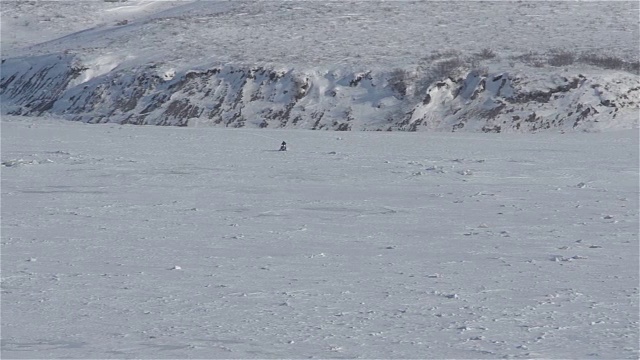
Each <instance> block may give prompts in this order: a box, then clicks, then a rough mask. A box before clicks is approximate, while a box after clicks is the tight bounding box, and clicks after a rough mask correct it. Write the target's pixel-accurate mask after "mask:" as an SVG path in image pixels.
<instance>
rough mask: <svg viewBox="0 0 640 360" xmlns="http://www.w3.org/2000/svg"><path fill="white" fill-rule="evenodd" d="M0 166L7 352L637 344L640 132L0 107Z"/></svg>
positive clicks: (179, 354) (403, 350)
mask: <svg viewBox="0 0 640 360" xmlns="http://www.w3.org/2000/svg"><path fill="white" fill-rule="evenodd" d="M283 140H286V141H287V143H288V144H289V146H290V151H288V152H278V151H275V150H276V149H277V148H278V146H279V144H280V142H281V141H283ZM1 176H2V189H1V191H2V244H1V245H2V247H1V250H2V257H1V265H2V354H1V355H2V358H63V357H66V358H308V357H315V358H508V357H511V358H581V359H587V358H602V359H605V358H606V359H613V358H638V355H639V352H638V341H639V338H638V325H639V324H638V312H639V306H638V296H639V290H638V277H639V269H638V264H639V259H638V246H639V244H638V225H639V224H638V133H637V131H624V132H615V131H614V132H607V133H579V134H564V135H563V134H544V135H540V134H537V135H531V134H529V135H522V134H520V135H518V134H513V135H509V136H507V135H504V134H462V133H454V134H451V133H402V132H346V133H335V132H317V131H316V132H313V131H304V130H279V131H274V130H268V129H265V130H248V129H243V130H234V129H214V128H206V129H205V128H167V127H135V126H122V125H116V124H102V125H87V124H82V123H75V122H64V121H57V120H46V119H42V118H37V119H36V118H22V117H7V116H5V117H3V119H2V168H1Z"/></svg>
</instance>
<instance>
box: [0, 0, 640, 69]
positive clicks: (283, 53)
mask: <svg viewBox="0 0 640 360" xmlns="http://www.w3.org/2000/svg"><path fill="white" fill-rule="evenodd" d="M638 8H639V6H638V3H637V2H636V1H517V2H516V1H284V0H283V1H216V0H209V1H148V0H128V1H125V2H105V1H100V0H93V1H5V2H3V4H2V13H1V15H2V51H3V56H25V55H27V54H29V55H33V54H45V53H57V52H62V51H70V52H73V53H79V54H85V55H86V56H87V57H91V56H97V57H101V56H104V55H106V54H110V55H120V56H128V55H131V54H134V55H135V56H136V57H139V58H141V59H142V60H144V61H148V60H149V58H150V57H153V56H157V57H158V59H162V61H164V62H169V63H171V64H173V66H176V67H177V68H180V69H183V68H185V67H189V66H195V65H201V64H202V63H210V62H218V63H223V64H224V63H227V62H231V63H234V64H237V63H247V64H250V65H252V66H253V65H263V64H280V65H284V66H287V67H290V66H294V67H297V68H302V69H307V68H316V67H324V66H328V67H336V66H339V67H344V66H357V67H360V68H361V69H362V68H366V69H369V68H371V67H377V66H382V67H390V66H399V67H404V66H407V65H415V64H416V63H417V61H418V60H419V59H421V58H422V57H424V56H428V55H431V54H432V52H433V51H445V50H462V51H464V52H465V53H474V52H479V51H481V50H482V49H485V48H490V49H493V50H494V51H495V52H497V53H498V54H500V55H504V56H508V55H512V54H517V55H520V54H522V53H527V52H529V51H534V52H542V53H544V52H546V51H547V50H549V49H560V50H568V51H576V52H581V51H594V50H595V51H597V52H602V53H605V54H608V55H616V56H621V57H625V58H632V59H637V56H638V48H639V44H638V39H639V38H640V35H639V34H640V29H639V27H638Z"/></svg>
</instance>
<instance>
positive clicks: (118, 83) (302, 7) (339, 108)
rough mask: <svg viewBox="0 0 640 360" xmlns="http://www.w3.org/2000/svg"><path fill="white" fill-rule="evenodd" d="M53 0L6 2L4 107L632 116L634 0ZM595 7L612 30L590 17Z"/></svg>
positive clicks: (479, 119) (492, 124)
mask: <svg viewBox="0 0 640 360" xmlns="http://www.w3.org/2000/svg"><path fill="white" fill-rule="evenodd" d="M56 4H57V5H56V6H55V7H54V6H53V5H52V4H51V3H40V2H37V3H25V2H16V3H10V4H9V5H3V10H2V19H3V37H2V41H3V43H2V45H3V64H2V79H1V83H0V94H1V95H2V113H3V114H21V115H43V114H55V115H58V116H63V117H65V118H68V119H71V120H81V121H86V122H107V121H109V122H118V123H133V124H161V125H189V126H204V125H208V126H233V127H245V126H247V127H276V128H279V127H291V128H307V129H335V130H410V131H417V130H438V131H458V130H472V131H492V132H505V131H521V132H524V131H539V130H544V129H561V130H573V129H579V130H600V129H605V128H632V127H637V126H638V110H639V105H638V98H639V93H638V92H639V90H640V78H639V77H638V72H637V70H638V69H637V68H638V59H637V47H638V45H637V40H638V27H637V22H636V20H635V17H634V16H633V10H634V7H636V8H637V4H635V3H633V2H616V3H607V4H604V3H545V2H523V3H510V2H495V3H493V2H492V3H475V2H454V3H441V2H433V3H432V2H417V3H409V2H394V3H371V2H347V3H333V2H331V3H322V2H284V1H283V2H253V3H247V2H221V1H203V2H153V1H127V2H119V3H112V2H98V1H96V2H88V3H83V4H82V7H81V9H80V10H78V9H76V8H75V7H74V6H72V4H70V3H66V2H60V3H56ZM73 4H75V3H73ZM503 13H510V14H514V16H512V17H509V18H508V19H505V18H504V17H503V16H501V15H498V14H503ZM26 14H28V16H27V17H26V19H27V20H25V15H26ZM45 14H46V15H45ZM91 15H93V16H91ZM543 15H544V16H543ZM18 19H20V20H18ZM67 19H73V20H74V22H72V23H73V24H75V25H71V24H69V22H68V21H66V22H65V21H62V20H67ZM594 20H597V21H598V22H599V23H601V24H608V26H607V27H606V29H607V30H606V31H595V32H594V31H592V30H593V29H592V27H593V24H592V23H593V21H594ZM19 21H23V22H28V24H24V23H23V24H22V25H20V23H19ZM32 22H33V24H32ZM21 27H24V28H25V29H21ZM8 29H10V30H12V31H11V32H10V33H11V34H18V35H14V36H7V35H4V34H7V33H8V32H7V30H8ZM20 34H22V35H20ZM25 34H26V35H25ZM41 34H47V35H41ZM29 39H31V41H28V40H29ZM34 39H35V40H34ZM532 49H535V50H532ZM605 54H606V55H605Z"/></svg>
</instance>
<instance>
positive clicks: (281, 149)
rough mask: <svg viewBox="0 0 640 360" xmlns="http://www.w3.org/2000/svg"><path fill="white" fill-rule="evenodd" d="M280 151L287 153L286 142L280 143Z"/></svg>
mask: <svg viewBox="0 0 640 360" xmlns="http://www.w3.org/2000/svg"><path fill="white" fill-rule="evenodd" d="M280 151H287V143H286V142H284V141H283V142H282V144H280Z"/></svg>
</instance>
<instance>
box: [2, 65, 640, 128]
mask: <svg viewBox="0 0 640 360" xmlns="http://www.w3.org/2000/svg"><path fill="white" fill-rule="evenodd" d="M86 70H87V68H85V67H83V65H81V64H80V62H79V61H78V60H77V59H76V58H74V56H72V55H65V54H59V55H47V56H39V57H32V58H13V59H5V60H3V63H2V76H1V80H0V95H1V96H2V113H4V114H16V115H32V116H33V115H43V114H52V115H56V116H62V117H64V118H67V119H69V120H76V121H84V122H91V123H100V122H116V123H122V124H141V125H142V124H151V125H175V126H226V127H262V128H265V127H268V128H285V127H286V128H304V129H324V130H341V131H345V130H403V131H482V132H534V131H540V130H546V129H558V130H575V129H577V130H591V129H600V128H606V127H617V128H619V127H623V128H632V127H637V124H638V119H637V117H638V110H639V109H640V105H639V97H640V80H639V79H640V78H639V77H638V76H637V75H634V74H630V73H624V72H617V73H608V74H603V73H602V72H600V73H594V74H582V73H577V72H576V73H573V74H571V75H569V74H570V73H569V72H565V73H563V75H558V74H553V73H546V74H544V75H540V74H538V75H535V76H533V75H527V74H517V75H511V74H509V73H494V74H482V73H480V72H478V71H471V72H469V73H468V74H466V77H463V78H458V79H443V80H441V81H436V82H434V83H433V84H431V85H430V86H429V87H428V88H427V89H426V93H415V91H413V92H412V91H411V90H412V89H415V87H416V82H417V79H418V77H419V76H417V75H415V74H414V75H413V76H399V73H398V71H397V70H394V71H388V72H384V71H368V72H349V71H340V70H335V71H326V70H323V71H321V70H309V71H296V70H291V69H288V70H279V69H266V68H261V67H257V68H240V67H234V66H224V67H211V68H208V69H203V70H190V71H184V72H177V73H175V74H173V73H172V74H171V76H166V74H165V75H163V74H161V73H160V70H159V69H158V68H156V67H155V66H153V65H148V66H138V67H129V68H124V67H123V68H117V67H116V68H115V69H113V70H111V71H109V72H107V73H105V74H103V75H100V76H97V77H94V78H91V79H89V80H88V81H84V82H79V81H78V79H79V76H80V75H81V74H83V72H84V71H86Z"/></svg>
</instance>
